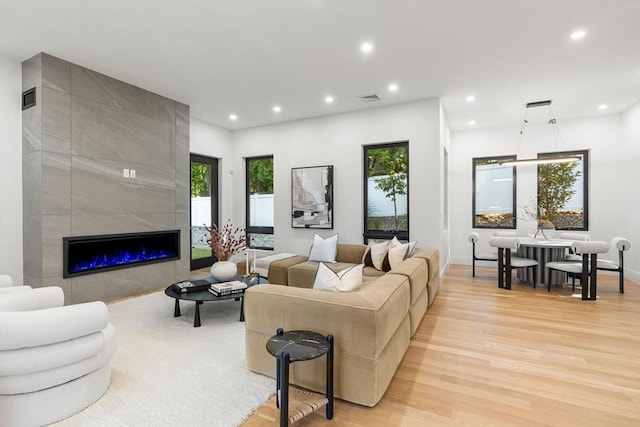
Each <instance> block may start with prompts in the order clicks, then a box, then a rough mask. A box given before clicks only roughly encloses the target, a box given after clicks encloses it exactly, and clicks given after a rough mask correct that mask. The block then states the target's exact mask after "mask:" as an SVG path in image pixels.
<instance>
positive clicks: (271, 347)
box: [267, 328, 333, 427]
mask: <svg viewBox="0 0 640 427" xmlns="http://www.w3.org/2000/svg"><path fill="white" fill-rule="evenodd" d="M267 351H269V353H270V354H271V355H272V356H274V357H275V358H276V360H277V378H276V406H278V407H279V408H280V426H281V427H286V426H287V425H288V424H289V423H294V422H296V421H298V420H299V419H301V418H303V417H305V416H307V415H309V414H311V413H312V412H314V411H315V410H317V409H319V408H321V407H323V406H326V417H327V419H328V420H330V419H332V418H333V335H327V336H326V337H325V336H324V335H322V334H319V333H317V332H313V331H287V332H284V331H283V330H282V328H278V330H277V331H276V334H275V335H274V336H272V337H271V338H269V340H268V341H267ZM325 354H326V355H327V362H326V375H327V377H326V387H327V390H326V394H325V395H324V396H323V395H320V394H316V393H306V392H300V393H298V396H296V397H300V398H301V399H304V401H305V402H304V403H305V404H304V405H303V406H302V407H301V408H298V410H297V411H295V412H294V413H293V414H292V415H291V418H289V364H290V363H293V362H299V361H304V360H311V359H316V358H318V357H320V356H322V355H325Z"/></svg>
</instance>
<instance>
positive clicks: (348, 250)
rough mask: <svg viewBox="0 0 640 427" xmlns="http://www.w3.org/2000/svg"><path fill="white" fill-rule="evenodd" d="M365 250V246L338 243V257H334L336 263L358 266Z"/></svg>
mask: <svg viewBox="0 0 640 427" xmlns="http://www.w3.org/2000/svg"><path fill="white" fill-rule="evenodd" d="M366 250H367V246H365V245H355V244H343V243H340V244H338V255H336V261H338V262H349V263H352V264H360V263H362V257H363V256H364V253H365V251H366Z"/></svg>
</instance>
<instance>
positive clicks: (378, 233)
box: [362, 140, 410, 245]
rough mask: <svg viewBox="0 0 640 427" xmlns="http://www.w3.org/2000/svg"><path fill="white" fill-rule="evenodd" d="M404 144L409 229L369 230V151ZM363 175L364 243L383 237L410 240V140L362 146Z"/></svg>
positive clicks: (382, 238)
mask: <svg viewBox="0 0 640 427" xmlns="http://www.w3.org/2000/svg"><path fill="white" fill-rule="evenodd" d="M399 146H404V147H406V150H407V188H406V193H407V194H406V198H407V230H406V231H404V230H391V231H387V230H367V228H368V215H367V214H368V205H369V203H368V202H369V188H368V179H369V176H368V171H369V156H368V152H369V150H370V149H380V148H394V147H399ZM362 148H363V150H362V160H363V163H362V164H363V167H362V176H363V184H362V187H363V204H362V205H363V226H362V227H363V230H364V232H363V233H362V237H363V241H364V244H365V245H366V244H368V243H369V239H381V240H389V239H393V237H394V236H395V237H397V238H398V240H402V241H409V230H410V218H409V217H410V215H409V213H410V208H409V195H410V193H409V190H410V174H409V173H410V169H409V155H410V153H409V141H408V140H406V141H395V142H386V143H382V144H367V145H363V146H362Z"/></svg>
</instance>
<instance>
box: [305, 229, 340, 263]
mask: <svg viewBox="0 0 640 427" xmlns="http://www.w3.org/2000/svg"><path fill="white" fill-rule="evenodd" d="M337 254H338V235H337V234H334V235H333V236H330V237H327V238H326V239H325V238H324V237H322V236H320V235H319V234H314V235H313V244H312V245H311V252H310V253H309V260H310V261H318V262H336V255H337Z"/></svg>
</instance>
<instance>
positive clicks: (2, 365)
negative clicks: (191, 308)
mask: <svg viewBox="0 0 640 427" xmlns="http://www.w3.org/2000/svg"><path fill="white" fill-rule="evenodd" d="M13 287H16V288H18V287H17V286H13ZM5 288H7V287H5ZM115 349H116V336H115V329H114V327H113V326H112V325H111V323H109V314H108V312H107V307H106V305H105V304H104V303H103V302H101V301H94V302H89V303H84V304H74V305H68V306H65V305H64V293H63V291H62V289H61V288H59V287H57V286H47V287H43V288H35V289H30V288H29V289H22V290H16V291H15V292H7V293H2V294H0V425H1V426H3V427H12V426H40V425H45V424H51V423H54V422H56V421H59V420H62V419H63V418H66V417H69V416H70V415H73V414H75V413H77V412H79V411H81V410H83V409H84V408H86V407H87V406H89V405H91V404H92V403H93V402H95V401H96V400H98V398H100V396H102V394H103V393H104V392H105V391H106V390H107V387H109V383H110V379H111V368H110V359H111V356H112V355H113V354H114V352H115Z"/></svg>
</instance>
